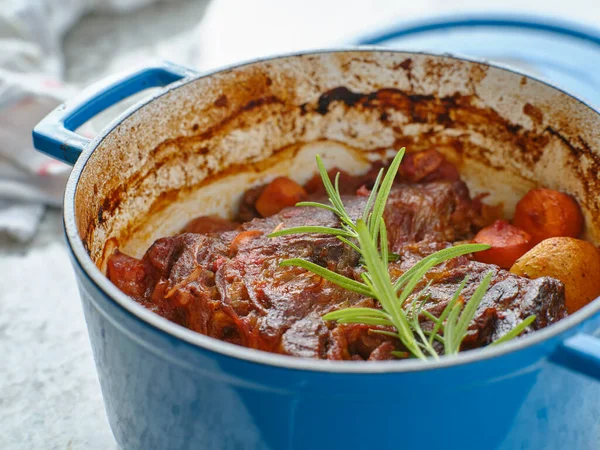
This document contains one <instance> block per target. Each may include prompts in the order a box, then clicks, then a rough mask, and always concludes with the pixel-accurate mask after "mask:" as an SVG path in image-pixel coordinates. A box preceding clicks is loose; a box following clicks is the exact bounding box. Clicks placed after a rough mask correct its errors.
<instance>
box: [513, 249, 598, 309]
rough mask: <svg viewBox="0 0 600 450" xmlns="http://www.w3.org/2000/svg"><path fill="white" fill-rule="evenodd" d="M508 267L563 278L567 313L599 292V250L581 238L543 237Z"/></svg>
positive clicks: (534, 275)
mask: <svg viewBox="0 0 600 450" xmlns="http://www.w3.org/2000/svg"><path fill="white" fill-rule="evenodd" d="M510 271H511V272H512V273H514V274H516V275H521V276H525V277H528V278H540V277H544V276H548V277H553V278H556V279H558V280H560V281H562V282H563V284H564V285H565V296H566V306H567V311H568V312H569V314H572V313H574V312H575V311H577V310H578V309H580V308H582V307H584V306H585V305H587V304H588V303H589V302H591V301H592V300H594V299H595V298H597V297H598V296H600V252H599V251H598V249H597V248H596V246H594V245H593V244H592V243H590V242H587V241H582V240H580V239H574V238H570V237H555V238H550V239H546V240H543V241H542V242H540V243H539V244H538V245H536V246H535V247H533V248H532V249H531V250H530V251H528V252H527V253H525V254H524V255H523V256H522V257H521V258H519V259H518V261H517V262H516V263H515V264H514V265H513V266H512V268H511V269H510Z"/></svg>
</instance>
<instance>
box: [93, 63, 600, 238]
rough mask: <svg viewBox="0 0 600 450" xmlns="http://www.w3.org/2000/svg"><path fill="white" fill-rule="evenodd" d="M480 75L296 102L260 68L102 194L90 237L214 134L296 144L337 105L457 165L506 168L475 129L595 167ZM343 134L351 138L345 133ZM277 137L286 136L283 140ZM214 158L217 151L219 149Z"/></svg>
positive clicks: (216, 172) (535, 152) (588, 185)
mask: <svg viewBox="0 0 600 450" xmlns="http://www.w3.org/2000/svg"><path fill="white" fill-rule="evenodd" d="M412 66H413V62H412V60H411V59H410V58H409V59H406V60H404V61H403V62H402V63H400V64H397V66H395V68H396V69H397V70H399V71H404V72H405V73H406V76H407V77H408V79H409V81H411V80H412V79H413V75H412ZM427 70H428V71H431V74H430V76H432V77H437V78H441V76H442V74H443V73H445V71H446V72H447V71H452V70H456V68H455V65H454V64H451V63H448V62H444V61H431V62H430V63H429V65H428V66H427ZM485 75H486V72H485V70H484V69H483V68H481V67H480V66H473V69H472V70H471V77H472V83H473V89H472V90H473V92H472V94H470V95H459V94H454V95H449V96H444V97H436V96H432V95H414V94H411V93H408V92H405V91H402V90H400V89H397V88H381V89H377V90H375V91H373V92H355V91H353V90H351V89H349V88H348V87H346V86H338V87H336V88H333V89H329V90H327V91H326V92H323V93H322V94H321V95H320V96H319V97H318V98H316V99H313V101H310V102H302V103H300V102H298V104H296V103H295V99H294V97H293V95H292V94H291V93H290V94H289V95H288V94H287V92H292V90H293V84H292V85H290V86H286V85H285V80H283V81H282V80H281V79H280V80H278V82H279V84H280V85H281V86H279V87H278V89H274V88H275V86H272V85H273V81H272V80H271V78H269V77H268V76H267V75H266V74H265V73H263V72H261V71H258V70H257V71H256V73H255V75H254V78H255V80H254V81H253V82H250V81H248V79H245V81H244V84H243V86H240V88H239V89H236V90H234V91H232V92H225V93H223V94H222V95H220V96H219V97H218V98H217V99H216V100H215V101H214V102H213V106H212V107H213V108H216V109H222V110H224V111H227V115H225V116H224V117H223V118H222V120H220V121H219V122H218V123H215V124H213V125H212V126H210V127H208V128H205V129H200V127H198V125H197V124H196V125H194V126H193V127H192V128H191V130H192V134H191V135H188V136H182V137H178V138H175V139H170V140H166V141H164V142H163V143H162V144H160V145H159V146H157V147H156V148H155V149H154V151H153V155H152V158H149V161H150V162H149V163H147V164H146V165H145V166H143V167H141V168H140V170H138V171H137V172H136V173H135V174H134V175H133V176H131V177H129V179H127V180H125V181H124V182H123V183H122V184H121V185H120V186H119V187H117V188H115V189H113V190H112V191H111V192H110V193H109V194H108V195H106V196H105V199H104V202H103V203H102V205H101V207H100V208H99V210H98V214H97V222H96V224H90V228H89V230H88V233H87V239H88V240H89V239H91V234H92V233H90V231H92V229H93V228H94V227H95V226H96V225H97V224H99V223H102V222H103V221H104V220H106V219H107V218H108V217H110V216H112V215H113V214H116V213H117V212H118V210H119V207H120V204H121V202H122V201H123V200H124V199H125V198H126V196H127V195H130V194H131V193H132V192H133V193H135V192H136V191H137V190H138V188H139V187H140V185H141V184H142V183H143V182H144V181H145V180H146V179H148V177H152V176H154V174H155V173H156V171H157V170H158V169H159V168H160V167H162V166H163V165H165V164H173V165H177V164H179V165H185V164H186V162H187V161H188V158H189V157H190V155H192V154H212V151H213V149H214V148H215V146H218V145H221V141H219V140H215V139H217V138H218V137H220V136H226V135H227V134H228V133H231V132H232V131H233V130H244V129H246V130H247V129H250V128H251V127H254V126H256V125H257V124H258V123H262V122H265V121H273V122H274V123H275V124H276V125H277V127H278V128H277V129H278V130H280V131H281V133H286V132H288V133H289V134H290V136H292V137H293V138H294V139H295V142H296V143H302V142H303V136H304V132H305V129H306V127H307V126H308V125H307V124H311V123H314V122H315V121H318V120H321V119H319V117H321V118H325V117H326V116H327V115H328V114H331V112H332V111H334V110H335V111H337V112H338V113H339V108H342V109H343V110H345V111H347V112H350V111H358V112H361V111H362V112H365V113H371V114H372V113H375V114H374V115H375V116H376V117H377V118H378V119H377V120H379V121H380V122H381V124H383V125H384V126H385V127H386V128H390V129H392V130H393V132H394V137H395V140H396V141H395V146H397V147H400V146H406V147H407V149H408V150H409V151H419V150H423V149H425V148H427V147H431V146H432V145H434V146H435V145H439V146H441V147H444V148H445V149H446V151H445V153H446V154H447V155H448V157H449V158H450V159H451V160H452V162H454V163H455V164H457V165H458V166H460V164H461V161H462V159H463V158H466V157H468V158H469V160H475V161H479V162H481V163H482V164H484V165H487V166H492V167H494V168H495V169H497V170H498V171H501V170H505V169H506V167H504V166H499V165H498V164H495V163H494V162H493V160H492V158H491V157H490V152H489V150H487V149H485V148H483V147H482V146H479V145H476V144H475V143H474V142H473V140H472V139H471V136H472V135H473V134H480V135H482V136H485V137H486V138H487V139H493V140H496V141H497V142H502V143H506V144H508V145H510V146H511V148H512V149H514V152H513V154H512V155H511V158H516V159H518V160H519V162H520V163H522V165H524V166H525V167H533V166H534V165H535V164H536V163H537V162H538V161H539V159H540V158H541V156H542V154H543V152H544V150H545V148H546V147H547V145H548V143H549V141H550V140H551V139H555V138H557V139H559V140H560V141H561V142H562V143H564V144H565V145H566V146H567V147H568V149H569V151H570V152H571V153H572V154H573V155H574V156H575V157H576V158H578V157H579V156H580V155H581V154H582V153H585V154H586V155H587V157H589V158H590V161H591V164H589V166H588V167H587V169H586V172H589V171H598V170H600V159H599V158H598V157H597V156H595V153H594V152H592V151H591V150H590V149H589V148H588V146H587V144H586V142H584V141H583V140H582V141H581V142H579V143H573V142H571V141H570V140H569V139H567V138H565V137H564V136H562V135H561V133H560V131H558V130H555V129H553V128H551V127H545V128H543V126H542V124H543V122H544V114H543V113H542V111H541V110H540V109H539V108H537V107H536V106H533V105H532V104H530V103H527V104H526V105H525V106H524V108H523V112H524V114H526V115H527V116H529V117H530V118H531V120H532V122H533V123H534V125H535V126H534V127H532V128H531V129H526V128H524V127H523V126H521V125H516V124H514V123H510V122H508V121H507V120H506V119H505V118H503V117H502V116H501V115H500V114H498V113H497V112H496V111H495V110H493V109H492V108H489V107H482V106H479V104H480V103H481V102H478V100H479V99H478V96H477V93H476V89H475V87H476V84H477V83H479V82H480V81H481V79H483V78H484V77H485ZM523 80H525V81H524V83H526V79H525V78H523ZM292 82H293V80H291V81H290V83H292ZM411 84H412V81H411ZM272 88H273V89H272ZM195 113H196V114H198V113H199V112H198V111H196V112H195ZM398 113H400V114H401V115H403V116H404V117H406V119H407V122H408V123H414V124H424V125H429V126H430V128H429V129H428V130H425V131H423V133H421V134H420V135H419V136H418V137H412V136H407V135H405V133H403V130H402V124H397V123H394V122H393V120H392V119H391V117H397V116H398ZM394 115H395V116H394ZM284 116H285V117H293V118H294V120H290V121H288V122H286V121H284V120H283V119H282V117H284ZM294 127H295V128H294ZM448 129H452V130H453V133H452V135H448V134H444V131H445V130H448ZM348 140H351V139H350V137H349V138H348ZM282 142H284V141H283V140H282ZM294 148H295V147H294V146H293V145H289V144H286V145H283V146H282V147H281V148H279V150H275V151H274V152H273V156H272V157H271V158H268V159H266V160H262V161H260V162H257V161H254V160H252V159H248V161H246V162H244V163H243V164H237V165H232V166H229V167H222V166H220V164H219V165H217V166H215V167H218V169H210V168H208V166H207V167H206V170H207V173H206V177H205V181H202V182H201V183H195V184H194V183H191V184H189V185H187V184H186V186H185V188H184V189H177V190H167V191H165V192H162V193H161V195H160V196H158V197H157V198H156V199H155V200H154V203H153V204H152V205H151V207H150V210H149V211H148V212H149V214H152V213H155V212H157V211H160V210H161V209H163V208H164V207H165V206H166V205H167V204H169V203H172V202H173V201H175V200H176V199H177V198H178V196H179V195H180V194H182V193H183V192H186V191H189V190H194V189H197V188H199V187H200V186H202V185H203V184H206V183H209V182H213V181H215V180H216V179H217V178H216V177H219V178H220V177H225V176H230V175H232V174H235V173H238V172H241V171H249V170H250V171H256V172H261V171H262V170H264V168H265V167H268V166H271V165H273V164H277V163H278V161H280V159H279V158H289V157H291V156H293V152H294V150H293V149H294ZM175 149H176V151H175ZM377 150H380V149H376V148H373V149H370V151H377ZM290 152H291V153H290ZM217 153H218V152H217ZM216 157H217V158H218V155H217V156H216ZM195 169H197V168H195ZM576 170H577V171H578V172H579V173H580V174H581V176H582V178H583V180H584V183H585V194H586V195H585V197H586V198H583V199H578V200H579V201H580V202H586V201H588V200H589V199H590V198H591V197H590V196H591V195H595V194H594V193H597V192H600V181H599V180H598V179H597V178H596V177H595V176H590V173H585V174H584V173H581V172H582V171H583V170H584V169H583V168H582V167H577V169H576ZM141 227H142V225H141V222H136V223H135V224H131V226H130V229H128V230H127V231H126V232H123V231H122V232H121V237H122V238H123V239H126V238H127V235H130V234H131V233H134V232H138V231H139V230H140V229H141ZM88 245H89V242H88Z"/></svg>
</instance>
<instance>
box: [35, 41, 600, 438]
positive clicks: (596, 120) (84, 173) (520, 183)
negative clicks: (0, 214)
mask: <svg viewBox="0 0 600 450" xmlns="http://www.w3.org/2000/svg"><path fill="white" fill-rule="evenodd" d="M157 86H164V88H163V89H162V90H160V91H159V92H158V93H155V94H153V96H152V98H151V99H147V100H145V101H144V102H142V103H140V104H138V105H136V106H135V107H132V108H130V109H129V110H128V111H127V112H126V113H124V114H122V115H121V116H120V117H119V118H118V119H117V120H115V121H114V122H113V123H112V124H111V125H110V126H108V127H107V128H106V129H105V130H104V131H102V132H101V133H100V134H99V135H98V136H97V137H96V138H95V139H93V140H89V139H87V138H84V137H82V136H80V135H78V134H76V133H75V132H74V131H73V130H75V129H77V128H78V127H79V126H80V125H81V124H82V123H84V122H85V121H87V120H88V119H89V118H91V117H92V116H94V115H96V114H97V113H99V112H100V111H102V110H104V109H106V108H108V107H109V106H111V105H113V104H115V103H116V102H118V101H120V100H121V99H123V98H125V97H128V96H130V95H132V94H134V93H137V92H139V91H141V90H143V89H145V88H149V87H157ZM369 99H370V100H369ZM374 99H377V101H375V100H374ZM424 105H429V106H424ZM432 105H441V106H440V108H443V110H444V114H445V116H444V117H446V118H447V120H446V119H444V118H443V117H441V116H440V114H438V113H435V112H432V110H430V109H429V110H428V109H427V108H431V107H432ZM465 105H466V106H465ZM455 108H456V109H455ZM465 108H467V109H465ZM465 110H467V111H470V112H469V113H468V114H466V115H465V114H464V111H465ZM459 115H460V117H461V120H455V119H456V117H458V116H459ZM459 141H460V143H461V145H456V143H457V142H459ZM34 142H35V146H36V148H38V149H39V150H40V151H42V152H45V153H48V154H50V155H52V156H54V157H56V158H58V159H61V160H63V161H66V162H68V163H71V164H74V168H73V172H72V174H71V177H70V179H69V182H68V185H67V189H66V194H65V205H64V220H65V229H66V235H67V240H68V244H69V246H70V249H71V252H72V260H73V265H74V267H75V271H76V274H77V280H78V283H79V288H80V292H81V298H82V301H83V306H84V311H85V317H86V321H87V324H88V330H89V335H90V340H91V343H92V347H93V351H94V357H95V361H96V366H97V370H98V375H99V379H100V384H101V386H102V393H103V396H104V402H105V406H106V411H107V414H108V418H109V421H110V425H111V427H112V431H113V433H114V435H115V438H116V440H117V442H118V443H119V445H120V446H121V447H122V448H124V449H142V450H148V449H192V448H193V449H196V448H198V449H273V450H275V449H277V450H278V449H289V450H292V449H294V450H307V449H315V450H316V449H337V448H340V449H366V448H369V449H413V448H414V449H439V448H445V449H461V450H464V449H497V448H502V449H521V448H528V449H561V450H562V449H579V450H585V449H589V450H595V449H598V448H600V383H599V381H600V340H599V339H598V337H596V336H597V335H598V330H599V329H600V301H598V300H597V301H595V302H592V303H591V304H589V305H588V306H586V307H585V308H583V309H581V310H580V311H578V312H576V313H575V314H573V315H571V316H570V317H568V318H567V319H565V320H563V321H561V322H559V323H557V324H554V325H552V326H550V327H548V328H546V329H544V330H541V331H538V332H536V333H533V334H531V335H529V336H526V337H523V338H521V339H517V340H515V341H513V342H510V343H508V344H505V345H502V346H499V347H495V348H488V349H480V350H473V351H469V352H465V353H463V354H461V355H459V356H455V357H447V358H446V357H443V358H441V360H439V361H436V362H422V361H418V360H410V361H388V362H373V363H360V362H330V361H319V360H309V359H300V358H292V357H287V356H282V355H276V354H269V353H264V352H260V351H256V350H251V349H246V348H242V347H238V346H235V345H232V344H228V343H224V342H220V341H218V340H214V339H212V338H209V337H206V336H203V335H200V334H197V333H194V332H192V331H190V330H187V329H185V328H182V327H180V326H178V325H175V324H174V323H171V322H169V321H167V320H166V319H164V318H162V317H160V316H158V315H156V314H154V313H152V312H151V311H149V310H146V309H145V308H143V307H142V306H140V305H139V304H137V303H136V302H134V301H133V300H131V299H130V298H128V297H127V296H126V295H124V294H123V293H121V292H120V291H119V290H118V289H117V288H116V287H115V286H114V285H112V284H111V283H110V282H109V281H108V280H107V279H106V277H105V276H104V274H103V271H104V270H105V265H106V258H107V256H108V255H109V254H110V253H111V252H112V250H113V249H114V248H115V247H117V246H118V247H119V248H121V249H123V250H124V251H126V252H127V253H130V254H133V255H136V256H140V255H141V254H143V252H144V250H145V249H146V248H147V246H148V245H149V244H150V243H151V242H152V241H153V240H154V239H156V238H157V237H160V236H164V235H168V234H170V233H173V232H175V231H176V230H177V229H178V228H179V227H180V226H181V225H182V224H183V223H185V222H186V221H187V220H189V219H190V218H191V217H194V216H196V215H199V214H206V213H220V214H222V215H225V216H226V215H229V214H231V213H232V211H233V210H234V209H235V207H236V202H237V201H238V200H239V196H240V193H241V192H242V191H243V190H244V189H246V188H248V187H250V186H252V185H255V184H259V183H261V182H263V181H264V180H268V179H270V178H273V177H274V176H276V175H279V174H285V175H288V176H292V177H293V178H295V179H297V180H298V181H304V180H306V179H307V178H308V177H310V175H311V174H312V172H313V170H314V167H313V161H314V153H315V152H319V153H321V154H322V155H323V156H324V159H325V161H326V163H327V164H328V165H329V166H331V167H333V166H338V167H343V168H345V169H347V170H349V171H350V172H359V171H361V170H364V169H365V167H366V164H367V163H366V160H367V159H376V158H381V157H382V155H383V154H384V153H385V152H384V151H383V150H386V149H390V150H392V149H393V148H395V147H396V146H397V145H400V144H402V143H407V146H409V147H410V146H411V145H412V146H413V147H419V146H423V145H435V146H436V148H438V149H439V150H440V151H442V152H444V153H445V154H446V156H447V157H448V158H449V159H451V160H452V161H453V162H455V163H457V164H458V165H459V167H460V169H461V173H462V174H463V176H464V178H465V180H466V181H467V183H468V185H469V188H470V189H471V191H472V192H473V193H478V192H484V191H489V192H492V196H491V197H490V200H491V201H494V202H499V201H502V202H503V203H504V204H505V207H506V211H507V213H508V214H509V215H510V213H511V212H512V210H513V208H514V205H515V202H516V200H517V199H518V198H519V197H520V196H521V195H522V194H523V193H524V192H526V191H527V190H528V189H529V188H531V187H532V186H536V185H545V186H548V187H552V188H555V189H561V190H564V191H567V192H569V193H571V194H572V195H574V196H575V197H576V198H577V199H578V201H579V202H580V204H581V206H582V209H583V211H584V215H585V218H586V227H587V228H586V229H587V237H588V238H589V239H590V240H592V241H594V242H596V243H597V242H598V241H600V183H599V182H598V178H597V174H598V173H599V172H598V169H599V168H600V116H599V115H598V113H597V112H596V111H594V110H592V109H591V108H590V107H588V106H586V105H585V104H584V103H582V102H580V101H579V100H577V99H575V98H573V97H571V96H569V95H568V94H566V93H564V92H562V91H560V90H558V89H556V88H554V87H552V86H550V85H548V84H546V83H543V82H540V81H536V80H533V79H531V78H529V77H527V76H524V75H522V74H520V73H517V72H514V71H511V70H508V69H503V68H499V67H494V66H490V65H488V64H485V63H482V62H475V61H469V60H465V59H460V58H455V57H451V56H447V55H445V56H439V55H429V54H419V53H405V52H404V53H403V52H396V51H389V50H380V49H360V50H337V51H323V52H310V53H304V54H295V55H287V56H282V57H278V58H272V59H268V60H261V61H255V62H251V63H247V64H243V65H239V66H236V67H231V68H228V69H225V70H222V71H218V72H214V73H209V74H197V73H195V72H193V71H190V70H188V69H183V68H181V67H177V66H174V65H171V64H165V65H161V66H157V67H152V68H146V69H142V70H140V71H137V72H134V73H130V74H128V75H126V76H124V77H120V78H118V79H113V80H109V81H107V82H105V83H103V84H100V85H97V86H93V87H92V88H91V90H88V91H86V92H84V93H83V94H82V95H81V96H80V97H79V98H77V99H75V100H73V101H72V102H68V103H67V104H66V105H63V106H61V107H59V108H57V109H56V110H55V111H54V112H52V113H51V114H50V115H48V117H46V118H45V119H44V120H43V121H42V122H40V124H39V125H38V126H37V127H36V129H35V130H34ZM533 143H535V145H533ZM409 150H410V148H409ZM598 276H600V274H598Z"/></svg>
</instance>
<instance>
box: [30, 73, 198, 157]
mask: <svg viewBox="0 0 600 450" xmlns="http://www.w3.org/2000/svg"><path fill="white" fill-rule="evenodd" d="M194 75H197V72H195V71H193V70H191V69H188V68H185V67H181V66H178V65H175V64H172V63H168V62H165V63H162V64H160V65H157V66H151V67H145V68H143V69H141V70H136V71H133V72H130V73H127V74H125V75H122V74H121V75H117V76H113V77H109V78H107V79H104V80H102V81H99V82H98V83H96V84H93V85H92V86H90V87H89V88H87V89H85V90H83V91H82V92H81V93H80V94H79V95H78V96H77V97H75V98H74V99H73V100H70V101H68V102H66V103H64V104H62V105H60V106H58V107H57V108H56V109H55V110H54V111H52V112H51V113H50V114H48V115H47V116H46V117H45V118H44V119H42V121H41V122H40V123H38V124H37V125H36V127H35V128H34V129H33V146H34V147H35V148H36V149H37V150H39V151H40V152H42V153H46V154H47V155H50V156H52V157H53V158H56V159H58V160H60V161H63V162H66V163H68V164H75V161H77V158H78V157H79V155H80V154H81V152H82V151H83V149H84V148H85V147H86V145H87V144H89V142H90V139H88V138H86V137H84V136H81V135H79V134H77V133H75V132H74V130H76V129H77V128H78V127H79V126H81V125H82V124H84V123H85V122H87V121H88V120H89V119H91V118H92V117H94V116H95V115H97V114H98V113H100V112H102V111H104V110H105V109H107V108H109V107H111V106H113V105H114V104H116V103H118V102H120V101H121V100H124V99H125V98H127V97H129V96H131V95H134V94H136V93H138V92H140V91H143V90H144V89H148V88H151V87H160V86H166V85H168V84H171V83H174V82H175V81H179V80H181V79H183V78H187V77H190V76H194Z"/></svg>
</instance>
